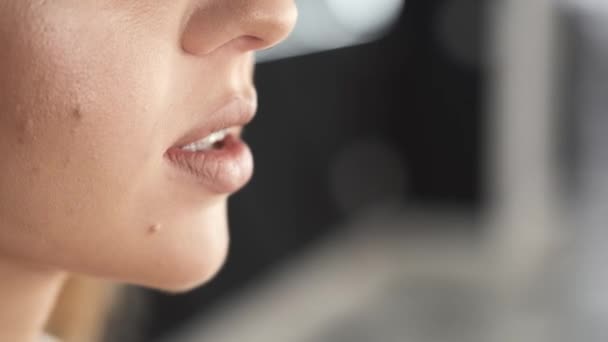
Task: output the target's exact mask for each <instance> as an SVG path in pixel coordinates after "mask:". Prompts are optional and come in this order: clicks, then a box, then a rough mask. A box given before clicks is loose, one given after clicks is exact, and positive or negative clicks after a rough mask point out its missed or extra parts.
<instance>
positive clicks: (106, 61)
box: [0, 22, 228, 289]
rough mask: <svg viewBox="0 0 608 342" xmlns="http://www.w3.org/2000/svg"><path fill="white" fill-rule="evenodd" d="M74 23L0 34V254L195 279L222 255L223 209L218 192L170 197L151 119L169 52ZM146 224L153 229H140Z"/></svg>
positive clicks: (155, 116)
mask: <svg viewBox="0 0 608 342" xmlns="http://www.w3.org/2000/svg"><path fill="white" fill-rule="evenodd" d="M77 24H78V23H70V22H68V23H64V22H61V23H59V22H57V23H54V22H50V23H49V27H50V28H53V29H36V32H27V31H25V32H23V33H22V36H19V35H14V36H13V37H12V39H10V38H11V37H9V36H5V37H3V38H5V39H8V41H7V42H6V43H7V46H10V49H7V50H5V52H3V56H2V57H4V58H3V59H2V63H0V113H2V114H1V117H0V155H2V156H4V158H3V159H4V160H3V168H2V171H1V172H0V189H2V192H1V193H0V250H2V251H3V252H5V253H10V254H13V255H15V256H18V257H23V258H30V259H34V260H35V261H41V260H44V262H47V263H50V264H53V265H57V266H60V267H64V268H67V269H70V270H74V271H78V272H83V273H87V274H92V275H98V276H106V277H111V278H118V279H122V280H125V281H129V282H133V283H139V284H144V285H146V284H148V285H150V286H156V287H164V288H170V289H180V288H184V287H189V286H194V285H196V284H197V283H199V282H201V281H204V280H206V279H208V277H209V276H210V275H212V274H213V273H215V271H216V270H217V268H218V267H219V265H221V263H222V262H223V259H224V256H225V251H226V248H227V240H228V238H227V234H226V218H225V210H226V208H225V198H210V199H209V200H208V201H204V203H196V204H191V205H187V204H186V203H182V202H180V201H179V200H176V199H175V198H172V195H175V194H174V193H173V192H172V190H171V187H170V186H171V183H170V181H168V179H167V176H166V174H167V173H166V169H165V168H166V165H165V164H164V159H163V154H164V151H165V150H166V148H167V147H168V146H167V144H168V143H170V139H169V138H170V137H171V134H169V133H167V132H166V131H165V128H166V127H164V125H163V124H162V123H164V122H166V116H167V115H169V111H170V108H171V104H170V103H168V102H166V101H167V96H166V95H167V94H168V93H169V87H170V85H171V84H172V83H173V80H171V76H170V75H171V74H172V73H171V68H170V65H171V61H172V54H171V52H170V51H169V49H168V48H167V50H166V53H163V51H162V49H163V48H162V45H158V44H156V45H154V44H153V42H148V43H146V42H145V41H144V40H143V39H141V38H142V37H137V36H136V35H133V36H130V35H129V34H128V30H127V29H126V28H125V29H121V28H120V27H112V29H113V30H115V31H112V32H108V31H107V30H108V27H111V26H108V25H100V26H99V27H96V26H95V25H86V26H83V27H82V28H79V27H78V25H77ZM72 25H74V26H75V27H72ZM74 30H77V31H78V30H80V32H82V34H79V35H76V34H74ZM119 33H120V34H119ZM24 37H37V38H36V39H37V40H36V41H31V40H28V39H24ZM75 37H76V38H77V39H76V40H75V39H74V38H75ZM119 37H120V38H119ZM133 42H136V43H135V44H133ZM100 46H103V49H100V48H99V47H100ZM150 49H156V50H155V53H149V51H150ZM155 224H161V225H162V227H163V228H162V229H161V230H160V231H158V232H155V233H154V234H149V231H148V228H149V227H150V226H151V225H155ZM24 247H25V248H24Z"/></svg>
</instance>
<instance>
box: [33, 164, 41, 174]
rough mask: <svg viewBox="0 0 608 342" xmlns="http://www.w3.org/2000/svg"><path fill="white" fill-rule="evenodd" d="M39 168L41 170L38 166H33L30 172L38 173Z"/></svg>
mask: <svg viewBox="0 0 608 342" xmlns="http://www.w3.org/2000/svg"><path fill="white" fill-rule="evenodd" d="M40 170H41V168H40V166H34V167H33V168H32V173H35V174H38V173H40Z"/></svg>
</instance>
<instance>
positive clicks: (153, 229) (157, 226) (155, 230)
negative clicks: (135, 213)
mask: <svg viewBox="0 0 608 342" xmlns="http://www.w3.org/2000/svg"><path fill="white" fill-rule="evenodd" d="M161 228H162V226H161V225H160V224H158V223H157V224H153V225H151V226H150V227H148V233H150V234H156V233H158V232H160V230H161Z"/></svg>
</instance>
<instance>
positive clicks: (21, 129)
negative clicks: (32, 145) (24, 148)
mask: <svg viewBox="0 0 608 342" xmlns="http://www.w3.org/2000/svg"><path fill="white" fill-rule="evenodd" d="M33 139H34V120H33V119H32V118H26V119H24V120H22V121H19V122H18V123H17V142H19V144H25V143H26V142H28V141H32V140H33Z"/></svg>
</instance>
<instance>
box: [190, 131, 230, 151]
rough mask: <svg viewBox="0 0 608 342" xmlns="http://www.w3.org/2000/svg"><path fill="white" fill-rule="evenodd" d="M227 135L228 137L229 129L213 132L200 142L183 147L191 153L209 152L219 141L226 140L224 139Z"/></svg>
mask: <svg viewBox="0 0 608 342" xmlns="http://www.w3.org/2000/svg"><path fill="white" fill-rule="evenodd" d="M226 135H228V129H223V130H220V131H217V132H213V133H211V134H209V135H208V136H207V137H205V138H203V139H201V140H199V141H195V142H193V143H191V144H188V145H186V146H184V147H182V149H183V150H186V151H190V152H196V151H201V150H208V149H210V148H211V147H213V145H214V144H215V143H217V142H218V141H222V140H224V138H226Z"/></svg>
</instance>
